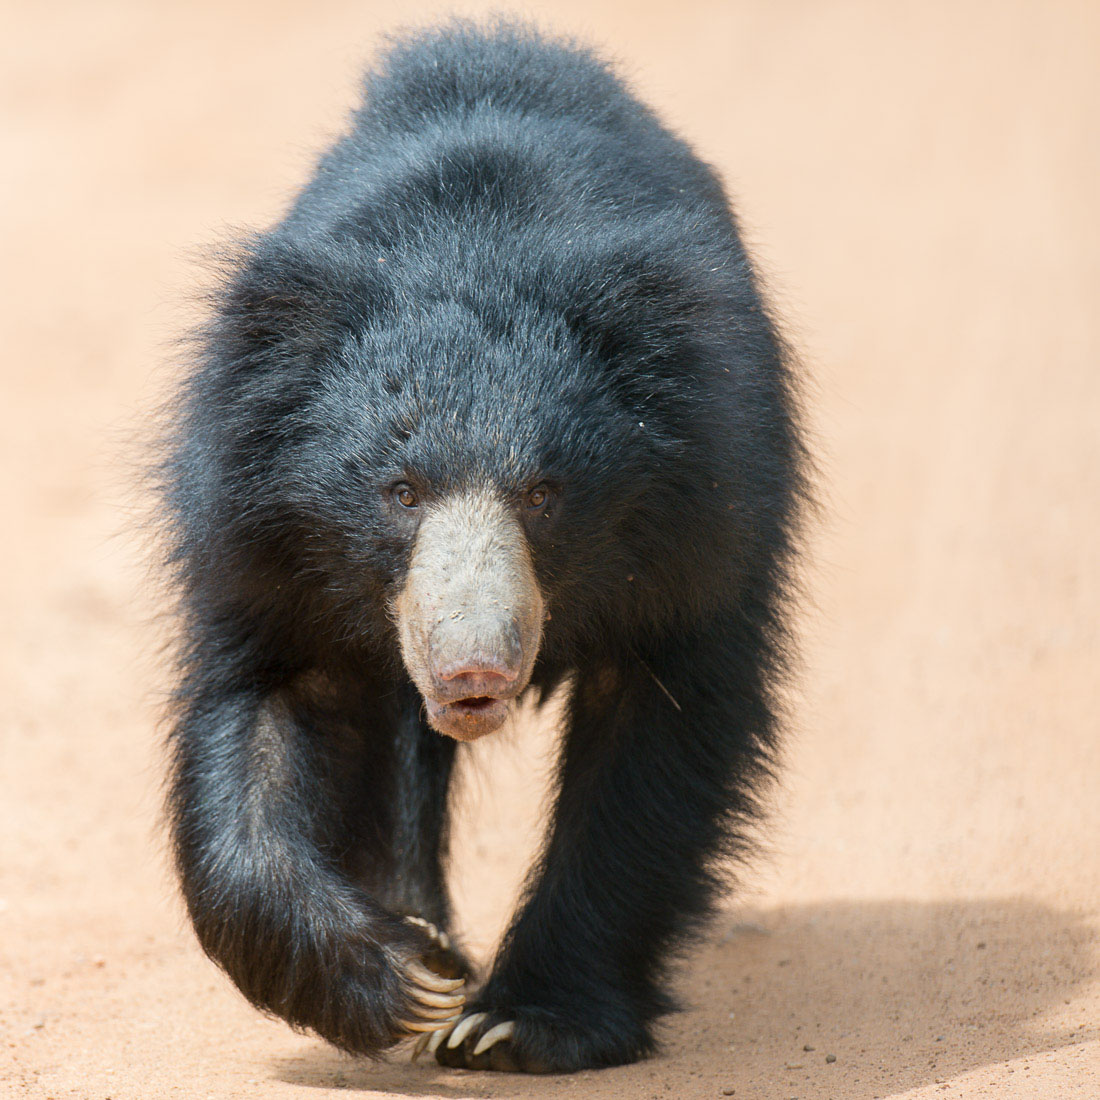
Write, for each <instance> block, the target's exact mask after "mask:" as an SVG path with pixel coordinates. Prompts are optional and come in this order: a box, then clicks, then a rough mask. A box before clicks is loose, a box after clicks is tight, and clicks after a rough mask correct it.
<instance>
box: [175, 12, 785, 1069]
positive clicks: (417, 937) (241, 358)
mask: <svg viewBox="0 0 1100 1100" xmlns="http://www.w3.org/2000/svg"><path fill="white" fill-rule="evenodd" d="M225 267H226V269H225V272H224V277H223V280H222V281H221V283H220V284H219V287H218V289H217V290H216V292H215V293H214V295H213V300H212V307H211V309H210V311H209V317H208V320H207V322H206V323H205V325H204V326H203V328H202V331H201V332H200V333H199V334H198V337H197V345H196V354H195V366H194V369H193V370H191V371H190V372H189V376H188V378H187V379H186V381H185V382H184V383H183V384H182V387H181V390H180V392H179V395H178V398H177V399H176V400H175V401H174V402H173V404H172V406H171V412H170V417H171V422H170V427H169V432H168V442H167V444H166V448H167V449H166V452H165V455H164V458H163V461H162V465H161V467H160V476H161V481H162V489H163V494H164V511H165V514H166V517H165V524H166V527H167V530H168V533H169V539H170V547H171V549H170V552H169V553H170V560H171V567H172V570H173V576H174V579H175V583H176V585H177V586H178V591H179V594H180V603H181V618H182V624H183V627H182V635H183V637H182V643H181V648H180V683H179V687H178V690H177V692H176V695H175V707H174V722H173V731H172V736H171V746H172V775H171V786H170V795H169V808H170V821H171V828H172V838H173V843H174V849H175V855H176V861H177V866H178V871H179V874H180V877H181V879H182V886H183V893H184V897H185V900H186V903H187V906H188V910H189V913H190V917H191V920H192V922H193V924H194V928H195V931H196V933H197V935H198V938H199V940H200V942H201V944H202V946H203V948H204V949H205V950H206V952H207V953H208V954H209V955H210V956H211V958H213V959H214V960H215V961H216V962H217V963H218V964H219V965H220V966H221V967H223V968H224V969H225V970H226V972H227V973H228V974H229V976H230V977H231V978H232V980H233V981H234V982H235V983H236V984H237V986H238V987H239V988H240V989H241V991H242V992H243V993H244V995H245V996H246V997H247V998H248V999H249V1000H250V1001H251V1002H252V1003H253V1004H255V1005H256V1006H258V1007H259V1008H261V1009H263V1010H265V1011H268V1012H271V1013H275V1014H277V1015H279V1016H281V1017H282V1018H284V1019H285V1020H287V1021H288V1022H289V1023H290V1024H292V1025H293V1026H295V1027H298V1028H308V1029H312V1030H313V1031H315V1032H317V1033H318V1034H319V1035H321V1036H323V1037H324V1038H325V1039H327V1040H328V1041H329V1042H331V1043H334V1044H335V1045H336V1046H338V1047H340V1048H342V1049H344V1050H347V1051H352V1052H356V1053H361V1054H366V1055H372V1056H374V1055H378V1054H380V1052H382V1051H384V1050H385V1049H386V1048H388V1047H390V1046H391V1045H393V1044H395V1043H397V1042H399V1041H401V1040H404V1039H409V1038H415V1039H417V1040H418V1044H417V1047H418V1050H417V1052H418V1053H419V1052H420V1051H422V1050H423V1049H424V1048H425V1047H427V1048H428V1049H429V1050H430V1051H431V1052H432V1053H433V1054H434V1056H435V1057H436V1058H437V1059H438V1060H439V1061H440V1062H441V1063H443V1064H445V1065H450V1066H465V1067H471V1068H486V1069H498V1070H522V1071H528V1072H564V1071H570V1070H577V1069H581V1068H583V1067H592V1066H609V1065H614V1064H617V1063H624V1062H630V1061H633V1060H635V1059H637V1058H639V1057H641V1056H643V1055H645V1054H647V1053H648V1052H650V1051H651V1050H653V1048H654V1026H655V1023H656V1022H657V1020H658V1019H659V1018H660V1017H661V1016H662V1014H664V1013H667V1012H668V1011H670V1010H671V1008H672V1007H673V998H672V997H671V995H670V993H669V991H668V988H667V982H668V979H669V963H670V960H671V959H672V958H673V957H674V956H675V954H676V952H677V950H678V949H680V948H682V947H683V946H684V944H685V943H686V942H687V940H688V938H689V937H690V935H691V934H692V933H694V932H697V931H698V930H699V928H700V926H701V924H702V922H703V920H704V919H705V918H706V916H707V915H708V913H709V911H710V910H711V909H712V907H713V904H714V902H715V900H716V898H717V897H718V895H719V892H720V890H721V887H722V883H723V880H724V873H723V867H724V866H726V865H728V859H729V857H730V856H731V855H736V854H737V853H738V852H739V851H741V850H742V849H743V847H744V845H745V843H746V829H747V827H748V825H749V823H750V820H751V819H752V817H753V815H754V814H755V812H756V807H757V796H758V795H759V792H760V789H761V784H763V783H764V782H765V781H766V780H767V777H768V775H769V774H770V772H771V770H772V767H773V763H774V756H775V751H774V750H775V741H776V726H777V710H778V708H777V703H776V689H777V686H778V685H779V683H780V680H781V677H782V675H783V671H784V666H785V654H786V652H787V648H788V646H787V640H788V634H787V629H786V625H785V624H786V613H785V608H786V606H787V604H788V603H789V593H790V590H791V583H790V578H791V571H792V561H793V553H794V546H795V541H796V538H795V536H796V530H797V518H798V514H799V503H800V500H801V499H802V486H803V483H804V479H803V476H802V471H803V469H804V461H803V447H802V442H801V437H800V432H799V428H798V418H797V416H796V393H795V379H794V369H793V366H792V362H791V356H790V355H789V353H788V352H787V350H786V348H785V345H784V343H783V342H782V339H781V337H780V336H779V334H778V333H777V331H776V328H775V325H774V323H773V321H772V320H771V318H770V316H769V313H768V310H767V308H766V307H765V305H764V304H763V303H762V300H761V295H760V289H759V286H758V284H757V278H756V276H755V274H754V272H753V267H752V264H751V262H750V260H749V258H748V257H747V255H746V253H745V250H744V247H743V245H742V243H741V241H740V238H739V236H738V230H737V226H736V222H735V220H734V217H733V215H732V213H731V211H730V208H729V205H728V203H727V200H726V197H725V194H724V191H723V188H722V185H721V183H720V182H719V180H718V179H717V177H716V175H715V173H714V171H713V170H712V169H711V168H710V167H708V166H707V165H706V164H704V163H702V162H701V161H700V160H699V159H698V158H697V157H696V156H695V155H694V154H693V153H692V151H691V150H690V149H689V148H688V146H687V145H686V144H685V143H684V142H683V141H682V140H680V139H679V138H678V137H676V136H675V135H674V134H672V133H670V132H669V131H668V130H667V129H666V128H664V126H662V124H661V123H660V122H659V121H658V120H657V118H656V117H655V115H654V114H653V113H652V112H651V111H650V110H649V109H648V108H647V107H645V106H643V105H642V104H641V103H639V102H638V101H637V100H636V99H635V98H634V97H633V96H632V95H631V94H630V92H629V91H628V90H627V89H626V88H625V87H624V85H623V84H622V82H621V81H620V80H619V79H618V78H617V77H616V76H615V75H614V74H613V72H612V71H611V70H610V68H609V66H608V65H607V64H606V63H604V62H603V61H601V60H600V59H598V58H597V57H595V56H594V55H593V54H592V53H591V52H589V51H587V50H586V49H583V48H579V47H577V46H575V45H574V44H572V43H570V42H563V41H558V40H554V39H551V38H548V37H546V36H545V35H543V34H541V33H539V32H537V31H534V30H532V29H529V28H527V27H524V26H517V25H515V24H509V23H507V22H504V23H499V24H494V25H490V26H488V27H486V26H482V25H472V24H468V23H462V22H458V23H454V24H449V25H446V26H444V27H442V28H438V29H435V30H432V31H427V32H419V33H415V34H412V35H410V36H408V37H405V38H399V39H397V40H395V41H394V42H393V43H392V44H391V47H390V48H389V50H388V52H386V53H385V55H384V56H383V58H382V60H381V63H380V65H379V67H378V68H377V70H376V71H375V72H374V73H373V74H371V75H369V76H368V77H367V79H366V83H365V92H364V97H363V100H362V105H361V106H360V107H359V108H358V110H357V111H356V112H355V114H354V116H353V118H352V120H351V125H350V127H349V129H348V132H347V134H346V135H345V136H344V137H342V138H341V139H340V140H339V141H338V142H337V143H336V145H335V146H334V147H333V148H332V149H331V150H329V151H328V152H327V153H326V154H325V155H324V156H323V157H322V158H321V160H320V163H319V165H318V167H317V169H316V172H315V174H314V175H313V177H312V179H311V180H310V182H309V183H308V185H307V186H306V187H305V189H304V190H303V191H302V193H301V194H300V195H299V196H298V198H297V199H296V201H295V202H294V203H293V205H292V206H291V208H290V210H289V212H288V213H287V214H286V215H285V217H284V218H283V220H282V221H281V222H280V223H279V224H278V225H276V226H275V227H274V228H272V229H270V230H268V231H266V232H264V233H261V234H258V235H256V236H255V237H253V238H251V239H250V240H248V241H247V242H245V243H244V244H242V245H241V246H239V247H238V248H235V250H234V251H233V253H232V256H231V258H230V259H229V260H228V261H227V262H226V265H225ZM558 687H562V688H563V689H564V691H565V692H566V697H567V704H566V707H565V719H564V722H563V725H564V728H563V730H562V744H561V750H560V759H559V764H558V768H557V773H556V780H557V788H556V807H555V810H554V814H553V819H552V821H550V822H549V823H548V827H547V834H546V839H545V844H544V846H543V848H542V851H541V854H540V856H539V859H538V863H537V866H536V867H535V868H534V870H533V871H532V873H531V876H530V879H529V882H528V885H527V887H526V891H525V894H524V897H523V900H522V904H521V905H520V907H519V910H518V912H517V913H516V915H515V916H514V918H513V920H512V923H511V926H510V929H509V931H508V933H507V935H506V936H505V938H504V941H503V943H502V945H501V947H500V949H499V953H498V954H497V957H496V960H495V962H494V963H493V965H492V969H491V972H490V973H489V974H488V975H487V977H486V978H485V980H484V982H483V984H481V985H480V986H478V987H473V984H472V970H471V966H470V963H469V962H468V960H467V959H466V957H465V956H464V955H463V953H462V950H461V947H460V945H459V944H458V943H457V942H456V941H455V939H454V938H452V934H451V931H450V927H451V908H450V904H449V901H448V894H447V887H446V884H445V876H444V869H445V865H446V862H447V834H448V810H447V804H448V784H449V781H450V778H451V772H452V766H453V764H454V762H455V753H456V750H457V746H458V743H459V742H471V741H474V740H476V739H478V738H480V737H484V736H487V735H489V734H491V733H492V732H493V731H495V730H497V729H499V728H500V726H501V725H502V723H503V722H504V721H505V719H506V717H507V716H508V714H509V713H510V711H511V710H512V708H513V707H514V706H515V703H516V700H517V699H518V698H519V697H520V696H521V695H523V694H525V693H529V694H530V695H531V696H532V697H534V698H535V699H540V700H541V699H544V698H546V697H547V696H548V695H549V694H550V693H551V692H553V691H554V690H555V689H556V688H558ZM466 751H476V750H474V749H471V750H466ZM467 982H470V983H471V988H470V989H469V991H467V984H466V983H467Z"/></svg>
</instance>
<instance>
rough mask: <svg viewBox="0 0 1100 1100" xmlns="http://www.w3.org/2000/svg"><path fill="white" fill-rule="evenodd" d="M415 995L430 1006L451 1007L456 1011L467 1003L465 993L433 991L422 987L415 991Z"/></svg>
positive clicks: (422, 1002) (423, 1003)
mask: <svg viewBox="0 0 1100 1100" xmlns="http://www.w3.org/2000/svg"><path fill="white" fill-rule="evenodd" d="M413 996H414V997H415V998H416V999H417V1000H418V1001H419V1002H420V1003H421V1004H422V1005H427V1006H428V1007H429V1008H449V1009H451V1011H454V1010H455V1009H456V1008H461V1007H462V1006H463V1005H464V1004H465V1003H466V994H465V993H433V992H432V991H431V990H430V989H424V988H422V987H420V988H417V989H415V990H414V991H413Z"/></svg>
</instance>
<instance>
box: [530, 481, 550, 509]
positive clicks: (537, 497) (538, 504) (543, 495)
mask: <svg viewBox="0 0 1100 1100" xmlns="http://www.w3.org/2000/svg"><path fill="white" fill-rule="evenodd" d="M549 499H550V490H549V489H548V488H547V487H546V486H545V485H536V486H535V487H534V488H533V489H532V490H531V491H530V492H529V493H528V494H527V507H528V508H544V507H545V506H546V502H547V501H548V500H549Z"/></svg>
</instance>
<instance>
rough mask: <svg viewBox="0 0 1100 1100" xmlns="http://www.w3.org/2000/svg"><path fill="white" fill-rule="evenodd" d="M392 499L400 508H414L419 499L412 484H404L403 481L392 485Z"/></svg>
mask: <svg viewBox="0 0 1100 1100" xmlns="http://www.w3.org/2000/svg"><path fill="white" fill-rule="evenodd" d="M393 499H394V500H396V501H397V503H398V504H400V505H401V507H402V508H416V507H417V506H418V505H419V504H420V499H419V498H418V497H417V495H416V492H415V491H414V490H413V488H412V486H410V485H406V484H405V483H404V482H402V483H401V484H400V485H395V486H394V487H393Z"/></svg>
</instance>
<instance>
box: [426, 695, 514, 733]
mask: <svg viewBox="0 0 1100 1100" xmlns="http://www.w3.org/2000/svg"><path fill="white" fill-rule="evenodd" d="M425 703H426V705H427V711H428V722H429V723H430V724H431V726H432V728H433V729H435V730H438V731H439V732H440V733H444V734H446V735H447V736H448V737H453V738H454V739H455V740H456V741H476V740H477V739H478V738H479V737H484V736H485V735H486V734H487V733H494V732H495V731H496V730H498V729H500V727H501V726H502V725H504V720H505V719H506V718H507V717H508V709H509V704H510V703H511V700H510V699H497V698H495V697H494V696H491V695H474V696H470V697H469V698H467V699H455V700H454V701H453V702H450V703H441V702H437V701H435V700H433V699H427V700H425Z"/></svg>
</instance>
